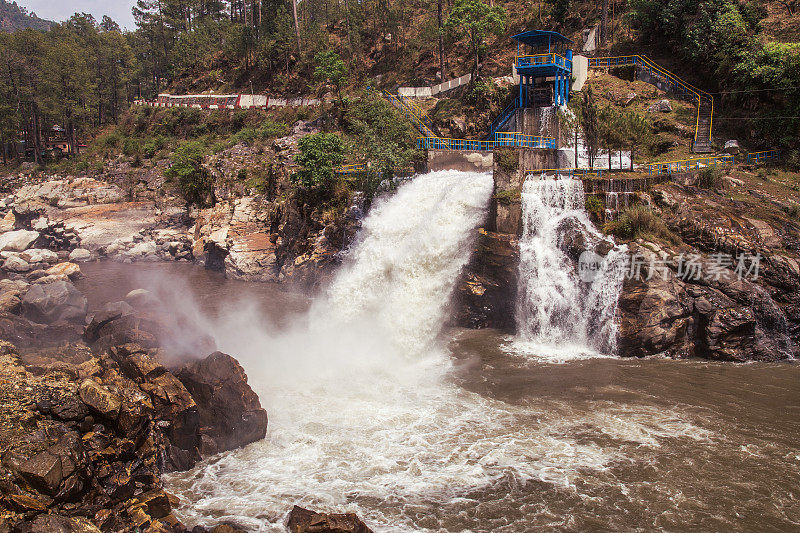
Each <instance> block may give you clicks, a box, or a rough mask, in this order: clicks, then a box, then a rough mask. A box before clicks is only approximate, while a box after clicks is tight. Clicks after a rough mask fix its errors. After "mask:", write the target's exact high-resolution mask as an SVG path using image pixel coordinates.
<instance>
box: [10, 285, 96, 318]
mask: <svg viewBox="0 0 800 533" xmlns="http://www.w3.org/2000/svg"><path fill="white" fill-rule="evenodd" d="M22 306H23V309H24V313H25V315H26V316H27V317H28V318H30V319H31V320H33V321H35V322H40V323H45V324H51V323H53V322H58V321H61V320H67V321H72V322H83V320H84V319H85V317H86V308H87V302H86V298H85V297H84V296H83V294H81V293H80V292H79V291H78V289H76V288H75V286H74V285H73V284H72V283H70V282H68V281H56V282H53V283H47V284H36V285H34V286H33V287H31V288H30V290H28V292H27V293H26V294H25V297H24V298H23V299H22Z"/></svg>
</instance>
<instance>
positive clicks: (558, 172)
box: [525, 168, 603, 179]
mask: <svg viewBox="0 0 800 533" xmlns="http://www.w3.org/2000/svg"><path fill="white" fill-rule="evenodd" d="M542 174H545V175H555V176H561V177H562V178H567V177H568V178H570V179H574V178H580V179H586V178H602V177H603V171H602V170H601V169H589V168H545V169H541V170H539V169H535V170H526V171H525V177H528V176H540V175H542Z"/></svg>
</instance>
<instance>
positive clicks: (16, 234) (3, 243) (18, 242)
mask: <svg viewBox="0 0 800 533" xmlns="http://www.w3.org/2000/svg"><path fill="white" fill-rule="evenodd" d="M38 238H39V232H38V231H30V230H26V229H19V230H16V231H9V232H7V233H3V234H2V235H0V251H10V252H22V251H24V250H27V249H28V248H30V246H31V245H32V244H33V243H34V242H36V239H38Z"/></svg>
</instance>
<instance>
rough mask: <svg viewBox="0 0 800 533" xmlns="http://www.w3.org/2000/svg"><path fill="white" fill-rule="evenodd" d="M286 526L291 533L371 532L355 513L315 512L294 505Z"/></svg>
mask: <svg viewBox="0 0 800 533" xmlns="http://www.w3.org/2000/svg"><path fill="white" fill-rule="evenodd" d="M286 528H287V529H288V530H289V531H290V532H291V533H372V530H371V529H370V528H369V527H367V525H366V524H365V523H364V522H363V521H362V520H361V519H360V518H359V517H358V516H356V515H355V514H353V513H346V514H334V513H316V512H314V511H310V510H308V509H304V508H302V507H299V506H297V505H295V506H294V507H293V508H292V510H291V512H290V513H289V518H288V520H287V522H286Z"/></svg>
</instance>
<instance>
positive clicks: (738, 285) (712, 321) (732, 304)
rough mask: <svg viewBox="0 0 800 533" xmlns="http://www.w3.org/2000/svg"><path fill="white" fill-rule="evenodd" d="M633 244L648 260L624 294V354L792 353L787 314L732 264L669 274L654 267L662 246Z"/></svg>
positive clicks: (766, 356) (745, 356)
mask: <svg viewBox="0 0 800 533" xmlns="http://www.w3.org/2000/svg"><path fill="white" fill-rule="evenodd" d="M631 246H632V248H633V250H632V251H633V253H635V254H639V255H640V256H641V257H642V258H643V259H644V261H643V262H644V264H643V265H642V275H641V277H639V279H628V280H626V281H625V284H624V289H623V293H622V296H621V298H620V303H619V310H620V343H619V350H620V354H623V355H626V356H634V357H641V356H645V355H654V354H663V355H669V356H671V357H678V358H684V357H702V358H704V359H716V360H722V361H739V362H742V361H777V360H780V359H787V358H789V357H791V356H792V347H793V343H792V341H791V339H790V337H789V335H788V333H789V332H788V328H787V322H786V318H785V316H784V315H783V313H782V312H781V310H780V309H779V308H778V306H777V305H776V304H775V302H774V301H773V300H772V297H771V296H770V295H769V293H768V292H767V291H766V290H764V289H763V288H762V287H759V286H758V285H756V284H754V283H752V282H750V281H748V280H746V279H739V277H738V276H737V275H735V274H734V273H733V271H732V270H727V271H726V272H724V273H723V274H722V275H721V276H720V277H719V279H704V278H701V279H697V280H695V279H693V278H691V277H689V278H685V277H684V278H680V277H676V275H675V274H676V273H675V271H674V270H673V269H670V270H668V271H667V272H666V274H667V275H666V279H665V277H664V276H663V275H662V272H658V273H655V272H651V271H650V268H651V267H650V266H649V264H650V262H651V260H652V261H654V262H660V260H661V259H662V258H661V257H659V256H658V255H657V254H656V252H654V251H652V250H650V249H648V248H644V247H642V246H638V245H636V244H633V245H631ZM650 246H651V247H652V246H653V245H652V244H651V245H650ZM707 265H708V263H707V262H706V266H707Z"/></svg>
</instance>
